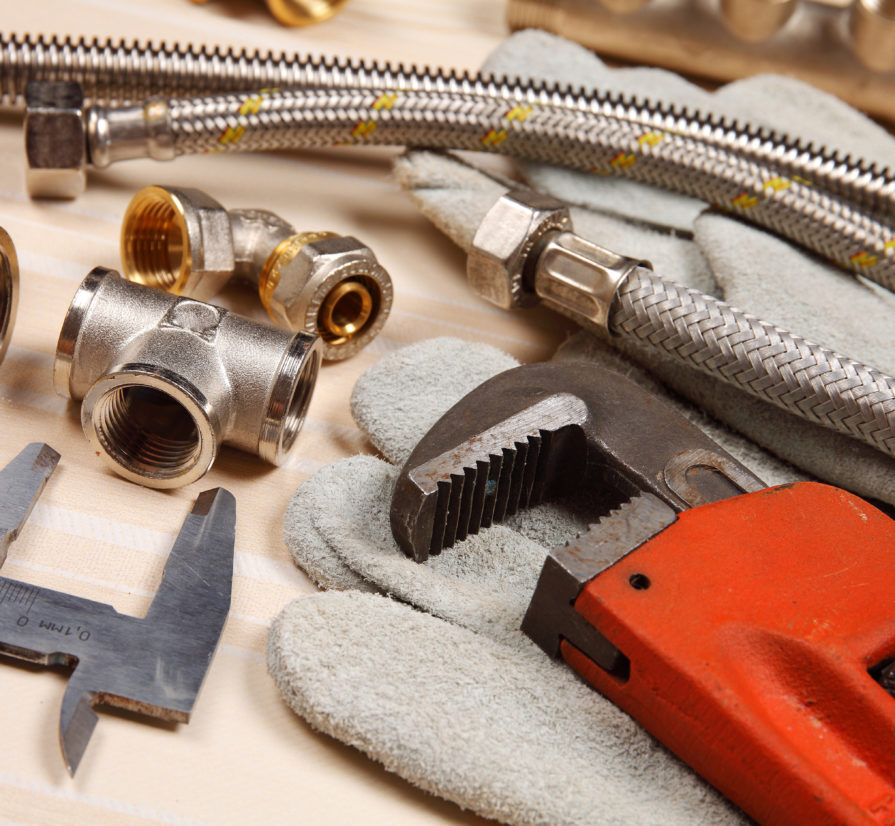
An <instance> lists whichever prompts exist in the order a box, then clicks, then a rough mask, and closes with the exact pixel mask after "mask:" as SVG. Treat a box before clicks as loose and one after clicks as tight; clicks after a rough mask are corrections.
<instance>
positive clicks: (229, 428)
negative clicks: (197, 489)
mask: <svg viewBox="0 0 895 826" xmlns="http://www.w3.org/2000/svg"><path fill="white" fill-rule="evenodd" d="M319 365H320V340H319V338H318V337H317V336H313V335H310V334H308V333H306V332H299V333H295V334H293V333H290V332H287V331H284V330H277V329H275V328H273V327H269V326H268V325H265V324H258V323H257V322H254V321H250V320H249V319H247V318H243V317H241V316H239V315H236V314H235V313H230V312H227V311H226V310H223V309H221V308H219V307H215V306H213V305H211V304H204V303H202V302H201V301H195V300H193V299H188V298H178V297H176V296H173V295H169V294H167V293H163V292H161V291H159V290H153V289H150V288H148V287H143V286H141V285H139V284H135V283H132V282H130V281H126V280H124V279H122V278H120V277H119V276H118V274H117V273H116V272H114V271H112V270H107V269H104V268H102V267H97V268H96V269H94V270H93V271H92V272H91V273H90V274H89V275H88V276H87V277H86V278H85V279H84V281H83V282H82V284H81V286H80V287H79V289H78V291H77V293H76V294H75V297H74V299H73V300H72V303H71V307H70V308H69V311H68V314H67V315H66V318H65V321H64V323H63V326H62V332H61V333H60V336H59V343H58V344H57V347H56V361H55V373H54V383H55V386H56V391H57V392H58V393H59V394H60V395H63V396H68V397H70V398H72V399H76V400H83V404H82V405H81V424H82V426H83V428H84V432H85V434H86V435H87V438H88V440H89V441H90V443H91V444H92V445H93V447H94V449H95V450H96V452H97V453H98V454H99V455H100V456H101V457H102V458H103V459H104V460H106V461H107V462H108V463H109V464H110V465H111V466H112V468H113V469H114V470H115V472H116V473H118V474H119V475H121V476H123V477H124V478H125V479H129V480H131V481H132V482H138V483H140V484H143V485H146V486H148V487H154V488H175V487H180V486H182V485H187V484H189V483H191V482H195V481H196V480H197V479H199V478H201V477H202V476H203V475H204V474H205V473H206V472H207V471H208V469H209V468H210V467H211V465H212V463H213V462H214V459H215V457H216V456H217V452H218V448H219V447H220V445H221V444H223V443H227V444H231V445H233V446H234V447H238V448H240V449H242V450H245V451H249V452H251V453H255V454H257V455H258V456H260V457H261V458H262V459H265V460H266V461H268V462H270V463H272V464H281V463H282V461H283V460H284V459H285V456H286V454H287V453H288V452H289V450H290V449H291V448H292V447H293V445H294V443H295V440H296V436H297V435H298V431H299V430H300V428H301V425H302V422H303V421H304V417H305V413H306V411H307V407H308V404H309V402H310V400H311V394H312V392H313V388H314V383H315V381H316V378H317V371H318V368H319Z"/></svg>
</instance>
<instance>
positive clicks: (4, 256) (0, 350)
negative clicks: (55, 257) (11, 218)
mask: <svg viewBox="0 0 895 826" xmlns="http://www.w3.org/2000/svg"><path fill="white" fill-rule="evenodd" d="M18 303H19V259H18V256H17V255H16V248H15V245H14V244H13V243H12V238H10V237H9V235H8V233H7V232H6V230H5V229H3V228H2V227H0V362H2V361H3V359H4V357H5V356H6V351H7V349H9V340H10V338H11V337H12V328H13V325H14V324H15V320H16V307H17V306H18Z"/></svg>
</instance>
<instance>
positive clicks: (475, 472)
mask: <svg viewBox="0 0 895 826" xmlns="http://www.w3.org/2000/svg"><path fill="white" fill-rule="evenodd" d="M478 401H479V399H478V398H477V397H476V396H475V394H470V396H467V397H466V398H465V399H463V400H462V401H461V402H460V404H458V405H456V406H455V407H454V408H452V410H451V411H449V412H448V414H446V415H445V416H444V417H443V418H442V419H441V420H440V421H439V422H438V423H436V425H435V426H434V427H433V428H432V430H431V431H430V432H429V434H428V435H427V437H426V438H425V439H424V440H423V441H422V442H420V445H419V446H418V447H417V450H415V451H414V452H413V453H412V454H411V456H410V458H409V459H408V460H407V463H406V464H405V466H404V469H403V470H402V472H401V475H400V476H399V478H398V480H397V483H396V486H395V492H394V496H393V498H392V509H391V524H392V532H393V534H394V536H395V539H396V540H397V541H398V544H399V545H400V546H401V548H402V549H403V550H404V551H405V553H407V554H408V556H412V557H413V558H414V559H415V560H416V561H417V562H425V561H426V559H428V557H429V556H434V555H436V554H439V553H441V551H442V550H443V549H444V548H449V547H451V546H452V545H453V544H454V543H455V542H459V541H462V540H463V539H465V538H466V537H467V536H469V535H470V534H475V533H478V532H479V531H480V530H481V529H482V528H487V527H490V526H491V525H492V524H500V523H501V522H503V521H504V520H505V519H506V518H507V517H509V516H512V515H513V514H515V513H517V512H518V511H519V510H524V509H527V508H531V507H534V506H535V505H538V504H540V503H541V502H543V501H545V500H547V499H552V498H555V497H556V496H558V495H560V494H561V493H562V492H563V490H564V489H565V488H567V487H568V485H569V481H570V480H576V479H578V478H580V476H581V475H582V474H583V473H584V471H585V467H586V459H585V454H586V450H585V447H586V446H585V438H584V433H583V430H582V424H583V423H584V422H585V421H586V420H587V409H586V406H585V405H584V403H583V402H582V401H581V400H580V399H578V398H577V397H575V396H573V395H571V394H567V393H556V394H553V395H549V396H546V397H545V398H543V399H541V400H540V401H538V402H535V403H534V404H532V405H530V406H529V407H526V408H524V409H522V410H520V411H519V412H517V413H515V414H513V415H511V416H509V417H508V418H506V419H504V420H502V421H499V422H498V423H497V424H495V425H494V426H493V427H491V428H489V429H488V430H486V431H485V432H482V433H478V434H476V435H475V436H473V437H472V438H465V439H463V440H461V441H460V442H459V443H455V444H454V446H453V447H451V448H449V449H448V450H446V451H444V452H442V453H440V454H438V455H436V456H434V457H432V458H431V459H428V460H426V459H425V458H424V457H425V455H426V454H427V453H431V451H432V450H433V448H434V446H435V445H438V444H442V443H446V442H449V441H450V438H448V437H447V436H446V434H443V433H441V432H440V426H441V425H442V423H446V424H447V425H451V423H452V421H455V420H457V419H460V420H469V418H470V417H469V413H470V412H471V411H474V410H475V409H476V407H477V406H478Z"/></svg>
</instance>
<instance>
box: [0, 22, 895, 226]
mask: <svg viewBox="0 0 895 826" xmlns="http://www.w3.org/2000/svg"><path fill="white" fill-rule="evenodd" d="M31 80H74V81H77V82H79V83H81V84H82V86H84V90H85V94H86V97H87V98H88V99H89V100H91V101H93V102H94V103H125V102H134V101H141V100H143V99H145V98H147V97H149V96H153V95H159V96H163V97H187V96H194V95H209V94H218V93H223V92H228V91H235V90H249V89H251V90H256V91H257V90H260V89H272V88H279V89H295V88H307V89H312V88H335V87H343V88H347V89H377V90H379V91H381V92H393V91H397V90H406V89H417V90H422V91H429V92H433V93H439V92H449V93H457V94H461V95H465V94H469V95H477V96H489V97H498V98H512V99H514V100H515V101H516V102H517V103H523V104H527V105H533V106H550V107H555V108H563V109H569V110H574V111H577V112H580V113H584V114H586V115H602V116H603V117H605V118H611V119H613V120H624V121H628V122H630V123H631V124H637V125H639V126H641V127H643V132H647V131H649V130H654V129H655V130H660V131H662V132H669V133H674V134H678V135H686V136H689V137H691V138H694V139H697V140H699V141H700V143H702V144H704V145H710V146H718V147H721V148H724V149H726V150H728V151H735V152H736V153H737V154H738V155H739V156H741V157H743V158H748V159H750V160H752V161H754V162H755V163H758V164H761V165H763V166H766V167H768V168H770V169H774V170H776V172H777V174H780V175H786V176H789V177H802V178H804V179H806V180H809V181H812V182H813V183H814V184H815V185H817V186H822V187H824V188H825V189H827V190H829V191H830V192H831V193H834V194H837V195H840V196H842V197H843V198H846V199H848V200H850V201H852V202H853V203H854V204H856V205H858V206H860V207H862V208H864V209H867V210H870V211H880V212H882V213H883V214H887V213H890V212H891V211H893V210H895V175H893V174H892V171H891V170H889V169H886V168H882V167H880V166H878V165H877V164H875V163H873V162H869V161H865V160H862V159H860V158H858V159H853V158H851V157H849V156H845V157H842V156H841V155H840V154H839V153H837V152H835V151H830V150H828V149H826V148H824V147H816V146H814V145H812V144H810V143H805V142H803V141H801V140H797V139H792V138H789V137H787V136H785V135H780V134H777V133H775V132H773V131H772V130H769V129H766V128H763V127H754V126H751V125H749V124H741V123H738V122H736V121H733V120H730V119H729V118H726V117H724V116H723V115H717V114H714V113H711V112H708V113H703V112H698V111H691V110H689V109H688V108H687V107H682V106H677V105H675V104H671V103H663V102H650V101H642V100H639V99H637V98H636V97H634V96H632V95H627V94H619V93H613V92H599V91H593V90H581V89H574V88H571V87H559V86H553V85H548V84H544V83H537V82H531V81H520V80H516V79H510V78H495V77H490V76H482V75H469V74H466V73H463V72H455V71H451V70H443V69H438V68H430V67H417V66H410V67H405V66H403V65H397V66H393V65H391V64H388V63H380V62H374V61H364V60H351V59H322V58H310V57H306V56H300V55H289V54H285V53H282V54H273V53H271V52H267V53H261V52H258V51H248V50H245V49H243V50H234V49H223V48H220V47H209V46H192V45H189V46H182V45H180V44H177V43H174V44H165V43H161V44H158V45H153V44H150V43H140V42H139V41H136V40H134V41H127V40H124V39H121V40H117V41H114V40H111V39H108V40H100V39H98V38H93V39H87V38H73V37H65V38H60V37H55V36H52V37H44V36H43V35H38V36H36V37H33V36H30V35H27V34H26V35H20V36H19V35H15V34H12V35H3V34H0V103H2V104H5V105H7V106H9V105H12V106H21V105H22V104H23V103H24V93H25V87H26V86H27V84H28V82H29V81H31ZM641 134H643V133H641ZM660 185H661V184H660Z"/></svg>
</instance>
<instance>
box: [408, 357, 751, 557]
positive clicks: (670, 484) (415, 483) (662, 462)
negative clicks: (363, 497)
mask: <svg viewBox="0 0 895 826" xmlns="http://www.w3.org/2000/svg"><path fill="white" fill-rule="evenodd" d="M760 487H764V483H763V482H762V481H761V480H760V479H758V478H757V477H756V476H753V475H752V474H751V473H750V472H749V471H748V470H747V469H746V468H744V467H743V466H742V465H740V464H739V463H738V462H737V461H736V460H734V459H733V458H732V457H731V456H729V455H728V454H726V453H724V451H722V450H721V449H720V448H719V447H718V445H716V444H715V443H714V442H713V441H712V440H711V439H709V438H708V436H706V435H705V434H704V433H703V432H702V431H701V430H699V429H698V428H697V427H696V426H694V425H692V424H691V423H690V422H688V421H687V420H686V419H684V418H683V417H682V416H681V415H680V414H679V413H677V412H676V411H674V410H672V409H670V408H669V407H667V406H666V405H665V404H663V403H662V402H660V401H659V400H658V399H656V398H655V397H653V396H651V395H649V394H648V393H646V392H645V391H644V390H641V389H640V388H639V387H638V386H637V385H635V384H633V383H632V382H630V381H629V380H627V379H625V378H624V377H623V376H620V375H618V374H617V373H613V372H611V371H609V370H604V369H601V368H599V367H596V366H595V365H592V364H586V363H575V362H570V363H563V364H555V363H548V364H532V365H526V366H524V367H517V368H515V369H513V370H508V371H506V372H504V373H501V374H499V375H497V376H495V377H494V378H492V379H490V380H489V381H486V382H485V383H484V384H482V385H480V386H479V387H478V388H476V389H475V390H473V391H472V392H471V393H469V394H468V395H467V396H465V397H464V398H463V399H461V400H460V401H459V402H458V403H457V404H456V405H454V407H452V408H451V409H450V410H449V411H448V412H447V413H445V415H444V416H442V418H441V419H439V420H438V421H437V422H436V423H435V425H433V427H432V428H431V430H430V431H429V432H428V433H427V434H426V435H425V436H424V437H423V439H422V440H421V441H420V443H419V444H418V445H417V447H416V449H415V450H414V451H413V453H411V455H410V457H409V458H408V459H407V462H406V463H405V465H404V467H403V468H402V470H401V473H400V475H399V477H398V480H397V482H396V485H395V490H394V494H393V497H392V506H391V514H390V517H391V525H392V533H393V535H394V537H395V540H396V542H397V543H398V545H399V547H401V549H402V550H403V551H404V552H405V553H406V554H407V555H408V556H412V557H413V558H414V559H415V560H416V561H417V562H424V561H426V559H428V557H429V556H433V555H435V554H437V553H440V552H441V551H442V550H443V549H444V548H448V547H450V546H451V545H453V544H454V543H455V542H457V541H459V540H462V539H464V538H466V536H468V535H469V534H474V533H477V532H478V531H479V530H480V529H482V528H486V527H488V526H490V525H492V524H496V523H500V522H502V521H503V520H504V519H505V518H506V517H507V516H511V515H512V514H514V513H516V512H517V511H519V510H525V509H527V508H530V507H532V506H534V505H537V504H540V503H541V502H544V501H547V500H553V499H556V498H557V497H560V496H562V495H563V494H565V493H569V492H576V491H582V490H587V491H588V492H590V493H592V494H593V500H594V503H593V505H594V510H593V513H594V515H595V516H599V515H600V514H603V513H607V512H609V511H610V510H611V509H613V508H616V507H618V506H619V505H620V504H621V503H623V502H625V501H627V500H628V499H630V498H631V497H632V496H635V495H637V494H638V493H640V492H648V493H651V494H653V495H655V496H657V497H658V498H659V499H660V500H662V501H663V502H665V503H667V504H668V505H669V506H670V507H671V508H673V509H674V510H676V511H679V510H682V509H684V508H686V507H692V506H693V505H696V504H702V503H703V502H706V501H715V500H717V499H720V498H724V497H727V496H734V495H737V494H739V493H743V492H745V491H748V490H755V489H757V488H760Z"/></svg>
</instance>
